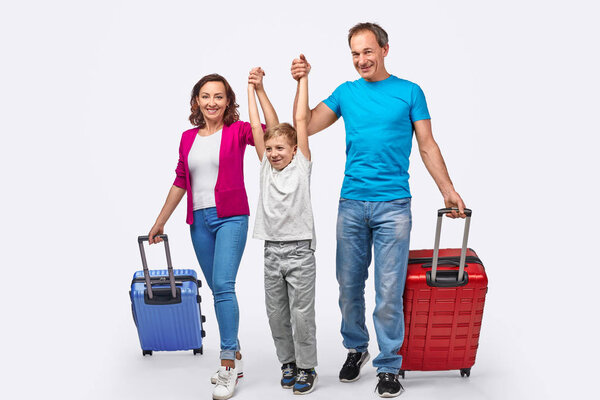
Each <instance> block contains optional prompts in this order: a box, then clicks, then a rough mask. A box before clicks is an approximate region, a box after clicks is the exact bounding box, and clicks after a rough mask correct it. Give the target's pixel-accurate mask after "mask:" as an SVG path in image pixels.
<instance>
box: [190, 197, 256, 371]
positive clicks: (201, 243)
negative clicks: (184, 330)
mask: <svg viewBox="0 0 600 400" xmlns="http://www.w3.org/2000/svg"><path fill="white" fill-rule="evenodd" d="M190 233H191V235H192V243H193V244H194V250H195V252H196V257H197V258H198V262H199V263H200V268H202V272H203V273H204V278H205V279H206V283H207V284H208V287H210V289H211V290H212V293H213V297H214V301H215V314H216V315H217V322H218V324H219V333H220V335H221V357H220V358H221V359H222V360H233V359H235V352H236V351H238V350H239V349H240V344H239V341H238V329H239V308H238V302H237V297H236V295H235V278H236V276H237V272H238V267H239V266H240V261H241V259H242V253H243V252H244V247H245V246H246V235H247V233H248V216H247V215H238V216H234V217H226V218H219V217H217V209H216V208H215V207H211V208H203V209H200V210H196V211H194V223H193V224H192V225H190Z"/></svg>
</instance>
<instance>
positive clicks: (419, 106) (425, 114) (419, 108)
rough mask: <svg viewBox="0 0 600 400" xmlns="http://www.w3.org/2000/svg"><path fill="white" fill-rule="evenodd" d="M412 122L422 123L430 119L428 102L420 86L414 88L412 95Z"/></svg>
mask: <svg viewBox="0 0 600 400" xmlns="http://www.w3.org/2000/svg"><path fill="white" fill-rule="evenodd" d="M411 96H412V98H411V103H412V104H411V106H410V120H411V122H415V121H420V120H422V119H430V118H431V117H430V116H429V110H428V109H427V101H425V94H424V93H423V90H421V87H420V86H419V85H415V86H414V87H413V90H412V93H411Z"/></svg>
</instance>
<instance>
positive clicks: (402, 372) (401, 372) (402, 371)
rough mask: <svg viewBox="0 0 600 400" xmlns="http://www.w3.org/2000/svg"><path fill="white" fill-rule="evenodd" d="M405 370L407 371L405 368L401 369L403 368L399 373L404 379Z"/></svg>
mask: <svg viewBox="0 0 600 400" xmlns="http://www.w3.org/2000/svg"><path fill="white" fill-rule="evenodd" d="M404 372H405V371H404V370H403V369H401V370H400V371H399V372H398V375H399V376H401V377H402V379H404Z"/></svg>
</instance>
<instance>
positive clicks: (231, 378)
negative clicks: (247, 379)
mask: <svg viewBox="0 0 600 400" xmlns="http://www.w3.org/2000/svg"><path fill="white" fill-rule="evenodd" d="M237 381H238V378H237V371H236V370H235V368H229V367H223V366H221V367H219V371H218V373H217V382H216V384H215V388H214V390H213V399H214V400H225V399H228V398H230V397H231V396H233V392H234V390H235V385H236V384H237Z"/></svg>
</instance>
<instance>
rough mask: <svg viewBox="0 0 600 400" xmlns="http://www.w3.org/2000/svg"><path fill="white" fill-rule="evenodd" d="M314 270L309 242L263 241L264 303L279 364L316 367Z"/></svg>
mask: <svg viewBox="0 0 600 400" xmlns="http://www.w3.org/2000/svg"><path fill="white" fill-rule="evenodd" d="M315 268H316V266H315V252H314V250H312V249H311V248H310V240H300V241H295V242H271V241H265V303H266V306H267V316H268V317H269V325H270V326H271V334H272V335H273V341H274V342H275V349H276V351H277V358H279V362H280V363H281V364H285V363H289V362H292V361H296V365H297V366H298V368H305V369H309V368H313V367H316V366H317V338H316V326H315Z"/></svg>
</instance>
